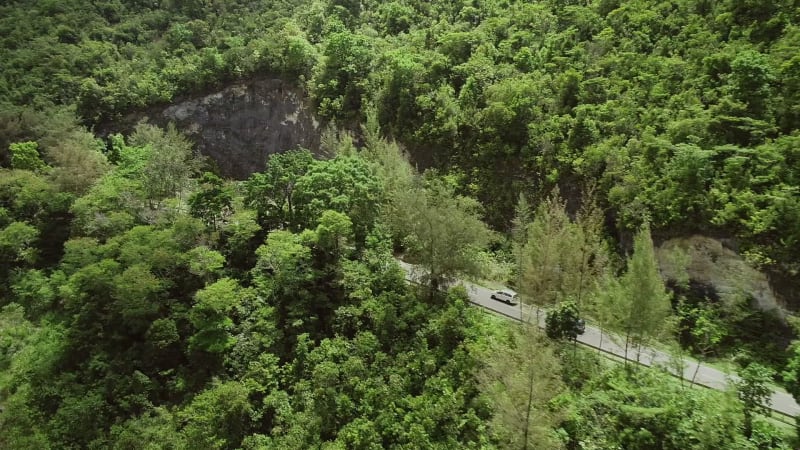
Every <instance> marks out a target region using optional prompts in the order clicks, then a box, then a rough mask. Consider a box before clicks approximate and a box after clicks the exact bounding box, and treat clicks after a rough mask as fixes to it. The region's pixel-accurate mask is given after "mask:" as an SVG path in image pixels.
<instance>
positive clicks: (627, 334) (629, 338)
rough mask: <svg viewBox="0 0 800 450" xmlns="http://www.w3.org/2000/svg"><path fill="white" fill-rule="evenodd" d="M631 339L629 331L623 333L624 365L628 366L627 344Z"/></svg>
mask: <svg viewBox="0 0 800 450" xmlns="http://www.w3.org/2000/svg"><path fill="white" fill-rule="evenodd" d="M630 341H631V334H630V332H628V333H625V367H628V344H629V343H630Z"/></svg>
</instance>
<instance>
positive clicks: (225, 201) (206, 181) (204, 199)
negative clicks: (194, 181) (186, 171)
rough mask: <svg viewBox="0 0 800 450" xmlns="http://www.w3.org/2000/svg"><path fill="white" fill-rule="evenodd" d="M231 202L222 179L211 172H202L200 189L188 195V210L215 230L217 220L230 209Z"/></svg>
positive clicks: (231, 199) (229, 194) (229, 193)
mask: <svg viewBox="0 0 800 450" xmlns="http://www.w3.org/2000/svg"><path fill="white" fill-rule="evenodd" d="M232 202H233V196H232V195H231V192H230V190H229V189H228V188H227V187H226V186H225V183H224V181H223V180H222V179H221V178H219V177H218V176H216V175H214V174H213V173H211V172H204V173H203V177H202V178H201V179H200V189H199V190H197V191H195V193H194V194H192V196H191V197H189V211H190V212H191V214H192V216H194V217H197V218H200V219H203V221H204V222H205V223H206V224H207V225H209V226H210V227H211V229H212V230H216V229H217V222H218V221H219V220H220V219H222V218H223V216H224V215H225V213H226V211H228V210H230V208H231V206H232Z"/></svg>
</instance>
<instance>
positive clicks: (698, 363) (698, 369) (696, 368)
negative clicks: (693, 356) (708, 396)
mask: <svg viewBox="0 0 800 450" xmlns="http://www.w3.org/2000/svg"><path fill="white" fill-rule="evenodd" d="M699 371H700V361H697V365H696V366H694V373H693V374H692V384H694V379H695V378H697V372H699Z"/></svg>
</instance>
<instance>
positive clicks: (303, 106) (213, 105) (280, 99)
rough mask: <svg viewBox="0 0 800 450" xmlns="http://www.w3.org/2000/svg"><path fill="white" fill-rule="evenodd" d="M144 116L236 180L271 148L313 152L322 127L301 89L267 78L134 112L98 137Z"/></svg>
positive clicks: (124, 129) (260, 163)
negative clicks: (170, 130)
mask: <svg viewBox="0 0 800 450" xmlns="http://www.w3.org/2000/svg"><path fill="white" fill-rule="evenodd" d="M143 119H145V120H147V121H148V122H150V123H153V124H155V125H159V126H162V127H165V126H167V125H168V124H169V123H170V122H172V123H174V124H175V125H176V127H177V128H178V129H179V130H180V131H182V132H183V133H184V134H186V135H187V136H188V137H189V138H190V139H191V140H192V141H193V142H194V144H195V149H196V150H197V151H198V152H199V153H200V154H202V155H205V156H208V157H210V158H211V159H213V160H214V162H215V163H216V164H217V166H218V167H219V170H220V172H221V173H222V174H223V175H224V176H227V177H231V178H235V179H244V178H247V177H248V176H249V175H250V174H252V173H253V172H258V171H261V170H264V167H265V166H266V160H267V157H268V156H269V155H271V154H273V153H278V152H283V151H286V150H290V149H293V148H297V147H303V148H307V149H309V150H311V151H312V152H314V153H317V152H318V150H319V143H320V134H321V131H322V130H321V124H320V121H319V120H318V119H317V117H316V116H315V115H314V110H313V108H312V107H311V105H310V102H309V101H308V98H307V96H306V94H305V92H304V91H303V90H302V89H300V88H297V87H295V86H293V85H292V84H290V83H288V82H286V81H283V80H280V79H271V78H267V79H255V80H246V81H240V82H237V83H234V84H231V85H228V86H227V87H225V88H224V89H222V90H220V91H218V92H213V93H210V94H209V93H207V94H201V95H189V96H185V97H182V98H177V99H176V100H175V102H174V103H173V104H171V105H168V106H160V107H159V106H154V107H150V108H148V109H146V110H142V111H136V112H132V113H131V114H129V115H127V116H126V117H124V118H122V119H121V120H118V121H115V122H114V123H110V124H105V125H101V126H100V127H99V129H98V130H97V131H98V134H99V135H101V136H107V135H108V134H110V133H116V132H121V133H124V134H127V133H130V132H131V131H132V130H133V128H134V126H135V124H136V123H138V122H139V121H140V120H143Z"/></svg>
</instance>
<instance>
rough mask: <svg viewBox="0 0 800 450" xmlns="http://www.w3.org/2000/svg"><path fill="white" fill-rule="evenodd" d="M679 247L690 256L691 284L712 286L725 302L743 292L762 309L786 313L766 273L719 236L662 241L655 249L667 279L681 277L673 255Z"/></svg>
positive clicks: (739, 295)
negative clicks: (752, 264) (726, 245)
mask: <svg viewBox="0 0 800 450" xmlns="http://www.w3.org/2000/svg"><path fill="white" fill-rule="evenodd" d="M676 248H678V249H681V250H683V251H684V252H685V254H686V255H687V256H688V258H687V260H686V262H687V263H688V266H687V268H686V272H687V274H688V276H689V280H690V281H691V282H692V284H694V285H702V286H705V287H707V288H710V289H709V290H710V291H713V292H714V294H715V295H716V296H717V297H718V298H719V299H721V300H722V301H733V300H734V299H735V298H741V296H742V295H744V296H745V297H747V298H750V299H752V300H754V302H755V304H756V305H757V306H758V307H759V308H760V309H762V310H764V311H770V310H774V311H775V312H776V313H778V314H779V315H781V316H782V315H783V310H782V308H781V307H780V305H779V303H778V301H777V299H776V297H775V294H774V292H773V290H772V287H771V286H770V284H769V281H768V279H767V276H766V275H764V274H763V273H761V272H759V271H758V270H756V269H754V268H753V267H751V266H750V265H749V264H748V263H747V262H746V261H745V260H744V259H742V257H740V256H739V255H738V254H737V253H736V252H734V251H733V250H731V249H728V248H726V247H724V246H723V245H722V242H720V241H719V240H717V239H713V238H710V237H706V236H699V235H695V236H691V237H688V238H676V239H670V240H668V241H666V242H664V243H663V244H661V245H660V246H659V247H658V249H656V257H657V258H658V261H659V265H660V267H661V273H662V275H663V276H665V277H666V278H668V279H672V280H675V279H678V278H679V274H680V272H679V271H680V268H679V267H678V266H679V265H680V264H676V262H675V261H674V260H673V258H672V257H671V256H670V254H671V251H672V250H674V249H676Z"/></svg>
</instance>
